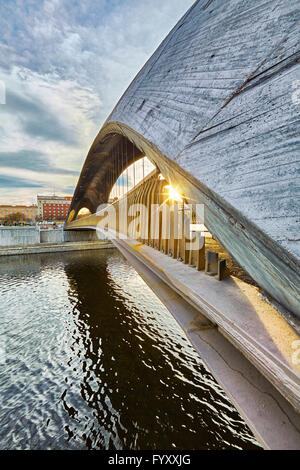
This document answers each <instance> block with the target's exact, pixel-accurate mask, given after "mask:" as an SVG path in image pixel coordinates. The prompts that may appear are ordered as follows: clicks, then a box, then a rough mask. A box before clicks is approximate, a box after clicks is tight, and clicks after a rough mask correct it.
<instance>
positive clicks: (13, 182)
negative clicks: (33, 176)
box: [0, 176, 40, 188]
mask: <svg viewBox="0 0 300 470" xmlns="http://www.w3.org/2000/svg"><path fill="white" fill-rule="evenodd" d="M0 186H5V187H6V188H39V187H40V184H39V183H38V182H36V183H35V182H34V181H27V180H24V179H22V178H14V177H12V176H0Z"/></svg>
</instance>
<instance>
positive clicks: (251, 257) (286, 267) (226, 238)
mask: <svg viewBox="0 0 300 470" xmlns="http://www.w3.org/2000/svg"><path fill="white" fill-rule="evenodd" d="M143 156H147V157H148V158H149V160H150V161H151V162H152V163H153V164H154V165H155V166H156V167H157V168H158V170H159V171H160V173H161V174H162V175H163V176H164V177H165V179H166V180H167V181H168V183H169V184H170V185H172V187H174V188H175V189H176V191H177V192H178V193H179V194H180V195H182V197H183V198H184V199H185V200H186V201H188V202H192V203H198V204H203V205H204V219H205V225H206V227H207V228H208V230H209V232H211V233H212V235H213V236H214V238H215V239H216V240H218V241H219V243H220V244H221V245H222V246H223V247H224V248H225V249H226V250H227V251H228V253H230V255H231V257H232V258H233V259H234V260H235V261H236V262H237V263H238V265H239V266H241V268H242V269H243V270H244V271H245V272H247V273H248V274H249V276H250V277H251V278H252V279H254V280H255V282H256V283H257V284H258V285H259V286H260V287H261V288H262V289H264V290H265V292H266V293H268V294H269V295H271V297H273V298H274V299H276V300H277V301H278V302H279V303H280V304H281V305H282V306H283V307H284V308H286V309H287V310H288V311H290V312H292V313H293V314H295V315H296V316H299V317H300V267H299V263H298V261H297V259H296V258H294V257H293V256H292V255H291V254H290V253H288V252H286V251H285V249H284V248H282V247H281V246H279V245H278V243H277V242H276V240H274V239H272V238H271V237H269V236H268V235H267V234H266V233H265V232H263V231H262V230H260V229H259V228H258V227H257V226H256V225H255V224H253V223H252V222H251V221H250V220H248V219H247V218H246V217H245V216H243V214H241V213H240V212H239V211H238V210H236V209H235V208H234V207H232V206H231V205H230V204H228V203H226V201H225V200H224V199H222V198H220V197H219V196H218V195H217V194H216V193H214V191H212V190H211V189H209V188H207V187H206V186H205V185H203V184H202V183H201V182H199V181H198V180H196V179H195V178H194V177H193V175H191V174H189V173H187V172H186V171H184V170H183V169H182V168H180V167H179V166H178V165H177V164H176V163H175V162H174V161H172V160H170V159H168V158H167V157H166V156H165V155H163V154H162V153H161V152H160V151H159V150H158V149H157V148H156V147H155V145H153V144H152V143H151V142H149V141H147V140H146V139H145V138H144V137H143V136H141V135H139V134H137V133H136V132H135V131H134V130H133V129H130V128H129V127H128V126H126V125H125V124H121V123H111V122H110V123H108V124H106V125H105V126H104V127H103V128H102V130H101V131H100V133H99V135H98V137H97V138H96V140H95V142H94V144H93V146H92V148H91V150H90V152H89V154H88V157H87V160H86V163H85V165H84V167H83V170H82V173H81V176H80V180H79V183H78V186H77V188H76V192H75V194H74V198H73V201H72V205H71V209H70V213H69V219H68V222H67V224H66V228H67V229H75V228H77V229H78V228H80V227H82V226H84V224H85V222H82V221H81V220H76V216H77V214H78V212H79V211H80V209H82V208H84V207H86V208H87V209H89V210H90V212H91V213H92V214H93V213H95V212H96V211H97V207H98V206H99V205H101V204H103V203H106V202H107V201H108V196H109V194H110V191H111V189H112V187H113V185H114V184H115V182H116V180H117V178H118V176H120V174H121V173H122V172H123V171H124V170H125V169H126V168H127V167H128V166H129V165H130V164H131V163H132V162H134V161H137V160H138V159H140V158H141V157H143Z"/></svg>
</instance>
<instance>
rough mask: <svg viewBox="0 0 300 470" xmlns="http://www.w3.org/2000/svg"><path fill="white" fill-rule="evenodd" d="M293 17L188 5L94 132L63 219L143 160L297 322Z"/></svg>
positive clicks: (218, 1) (241, 7)
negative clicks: (200, 207)
mask: <svg viewBox="0 0 300 470" xmlns="http://www.w3.org/2000/svg"><path fill="white" fill-rule="evenodd" d="M297 6H298V1H297V0H290V1H288V2H287V1H285V0H279V1H278V0H270V1H263V0H253V1H251V3H249V2H246V1H244V0H229V1H226V2H224V1H223V0H214V1H207V0H199V1H196V2H195V4H194V5H193V6H192V7H191V9H190V10H189V11H188V12H187V13H186V14H185V15H184V17H183V18H182V19H181V20H180V21H179V22H178V24H177V25H176V26H175V27H174V28H173V30H172V31H171V32H170V34H169V35H168V36H167V38H166V39H165V40H164V41H163V42H162V44H161V45H160V46H159V48H158V49H157V51H156V52H155V53H154V54H153V56H152V57H151V58H150V60H149V61H148V62H147V63H146V65H145V66H144V67H143V69H142V70H141V71H140V73H139V74H138V75H137V77H136V78H135V80H134V81H133V82H132V84H131V85H130V86H129V88H128V89H127V90H126V92H125V93H124V95H123V97H122V98H121V99H120V101H119V103H118V104H117V106H116V107H115V109H114V110H113V112H112V114H111V115H110V116H109V118H108V119H107V122H106V123H105V125H104V126H103V128H102V129H101V130H100V132H99V134H98V136H97V137H96V139H95V141H94V143H93V145H92V147H91V149H90V151H89V154H88V157H87V159H86V162H85V164H84V167H83V171H82V174H81V177H80V180H79V182H78V186H77V188H76V191H75V194H74V198H73V201H72V205H71V211H70V213H73V215H74V217H76V214H77V213H78V211H79V210H80V209H81V208H82V207H87V208H88V209H89V210H90V211H91V212H92V213H93V212H95V211H96V209H97V206H98V204H100V203H103V202H107V195H108V193H109V189H110V187H109V186H108V183H107V181H109V178H107V175H108V174H110V173H111V172H113V175H112V183H113V182H114V181H115V180H116V177H117V176H118V175H117V174H116V166H117V168H118V169H119V170H120V171H121V170H123V169H124V168H123V167H121V165H120V159H119V161H118V165H115V163H116V157H115V156H116V154H118V152H119V151H120V153H119V154H120V155H122V165H124V167H126V165H127V164H129V163H130V162H132V161H133V160H136V159H138V158H140V157H141V156H142V155H147V157H148V158H149V159H150V160H151V161H152V162H153V163H155V164H156V165H157V166H158V168H159V170H160V171H161V173H162V174H163V175H164V176H165V178H166V179H167V180H168V182H169V183H170V184H172V186H175V187H176V186H178V187H179V189H180V191H181V194H184V196H186V198H187V199H189V200H192V201H197V202H201V203H203V204H204V205H205V225H206V226H207V228H208V229H209V231H210V232H211V233H212V234H213V236H214V237H215V238H216V239H217V240H218V241H219V242H220V243H221V244H222V245H223V246H224V247H225V248H226V250H227V251H228V252H229V253H230V255H231V256H232V257H233V258H234V259H235V260H236V261H237V263H238V264H239V265H240V266H241V267H242V268H243V269H244V270H245V271H246V272H248V273H249V275H250V276H251V277H252V278H253V279H254V280H255V281H256V282H257V283H258V284H259V285H260V286H261V287H262V288H263V289H264V290H265V291H266V292H268V293H269V294H270V295H271V296H272V297H273V298H275V299H276V300H277V301H278V302H280V303H281V304H282V305H284V306H285V307H286V308H288V309H290V310H291V311H292V312H294V313H295V314H297V315H300V287H299V286H300V268H299V257H300V248H299V246H300V244H299V235H298V232H299V229H298V227H299V213H298V212H299V211H298V209H297V207H298V205H299V187H300V185H299V183H297V181H299V164H298V143H297V139H296V135H297V132H299V130H298V131H297V126H298V125H299V119H297V116H298V113H299V104H297V100H295V86H296V85H297V83H298V81H299V75H300V66H299V52H298V42H299V41H298V40H299V37H298V31H299V24H300V11H299V9H298V8H297ZM297 80H298V81H297ZM116 149H117V150H118V151H117V152H116ZM120 149H121V150H120ZM297 178H298V179H297ZM76 222H77V221H76ZM79 225H81V226H84V223H82V221H78V226H79ZM73 228H76V224H75V225H73Z"/></svg>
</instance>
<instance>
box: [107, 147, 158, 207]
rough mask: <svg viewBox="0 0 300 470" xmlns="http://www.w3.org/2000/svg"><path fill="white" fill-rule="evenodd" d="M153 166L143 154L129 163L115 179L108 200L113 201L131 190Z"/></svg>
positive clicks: (153, 168)
mask: <svg viewBox="0 0 300 470" xmlns="http://www.w3.org/2000/svg"><path fill="white" fill-rule="evenodd" d="M155 168H156V167H155V166H154V165H153V163H151V161H150V160H149V159H148V158H147V157H146V156H145V157H141V158H140V159H138V160H136V161H135V162H133V163H131V164H130V165H129V166H128V167H127V168H126V169H125V170H124V171H123V172H122V173H121V174H120V176H119V177H118V179H117V181H116V182H115V184H114V185H113V187H112V189H111V192H110V194H109V198H108V202H109V203H113V202H115V201H117V200H118V199H120V198H121V197H123V196H125V195H126V194H127V193H128V192H129V191H131V190H132V189H133V188H134V187H135V186H136V185H137V184H139V183H140V182H141V181H142V180H143V179H145V178H146V177H147V176H148V175H149V174H150V173H152V171H154V170H155Z"/></svg>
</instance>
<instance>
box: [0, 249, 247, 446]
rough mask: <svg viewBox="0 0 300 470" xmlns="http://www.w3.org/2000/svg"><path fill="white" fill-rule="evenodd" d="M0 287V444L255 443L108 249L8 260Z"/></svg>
mask: <svg viewBox="0 0 300 470" xmlns="http://www.w3.org/2000/svg"><path fill="white" fill-rule="evenodd" d="M29 259H30V263H27V261H28V260H29ZM0 289H1V298H2V299H1V300H2V302H1V310H0V322H1V325H2V326H1V328H2V330H1V333H2V338H5V363H4V364H2V365H1V364H0V390H1V400H2V403H1V412H0V419H1V428H0V445H1V448H22V449H26V448H27V449H28V448H36V449H49V448H52V449H172V448H178V449H193V448H198V449H221V448H255V447H256V444H255V441H254V439H253V437H252V436H251V434H250V432H249V430H248V428H247V427H246V425H245V424H244V423H243V422H242V421H241V419H240V417H239V416H238V414H237V413H236V411H235V410H234V409H233V407H232V405H231V404H230V403H229V401H228V400H227V399H226V397H225V396H224V393H223V392H222V391H221V390H220V389H219V387H218V386H217V385H216V383H215V381H214V380H213V378H212V377H211V375H210V374H209V372H208V371H207V370H206V368H205V367H204V366H203V364H202V362H201V360H200V359H199V357H198V355H197V354H196V353H195V352H194V350H193V348H192V347H191V346H190V344H189V342H188V341H187V340H186V338H185V336H184V335H183V333H182V331H181V329H180V328H179V327H178V326H177V324H176V322H175V321H174V320H173V318H172V317H171V315H170V314H169V312H168V311H167V310H166V309H165V308H164V306H163V305H162V304H161V303H160V301H159V300H158V299H157V298H156V296H155V295H154V294H153V293H152V291H151V290H150V289H149V288H148V287H147V286H146V285H145V284H144V282H143V281H142V279H141V278H140V277H139V276H138V275H137V274H136V272H135V271H134V270H133V268H131V267H130V266H129V265H128V264H127V262H126V261H124V259H123V258H122V257H121V255H119V254H118V253H117V252H115V251H114V250H107V251H102V252H99V253H96V252H87V253H81V254H78V253H74V254H72V253H68V254H62V255H55V256H45V255H41V256H39V255H37V256H31V257H28V259H27V258H26V259H24V258H23V259H21V258H11V259H10V261H9V265H8V266H4V264H3V263H2V262H1V265H0Z"/></svg>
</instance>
